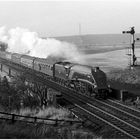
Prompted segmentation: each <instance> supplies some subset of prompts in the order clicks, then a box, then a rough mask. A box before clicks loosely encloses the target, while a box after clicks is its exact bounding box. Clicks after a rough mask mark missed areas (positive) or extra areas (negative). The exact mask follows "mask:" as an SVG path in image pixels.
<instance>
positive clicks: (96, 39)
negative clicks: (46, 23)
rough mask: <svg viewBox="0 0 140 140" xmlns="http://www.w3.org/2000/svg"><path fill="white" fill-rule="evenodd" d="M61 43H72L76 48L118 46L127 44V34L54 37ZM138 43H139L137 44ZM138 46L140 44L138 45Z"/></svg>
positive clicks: (139, 35) (128, 41) (128, 37)
mask: <svg viewBox="0 0 140 140" xmlns="http://www.w3.org/2000/svg"><path fill="white" fill-rule="evenodd" d="M135 37H136V38H138V37H140V34H136V35H135ZM54 38H56V39H58V40H61V41H67V42H70V43H74V44H76V45H77V46H84V45H93V44H94V45H101V46H102V45H118V44H129V43H130V35H129V34H97V35H96V34H93V35H92V34H91V35H81V36H79V35H74V36H62V37H54ZM138 43H139V42H138ZM139 44H140V43H139Z"/></svg>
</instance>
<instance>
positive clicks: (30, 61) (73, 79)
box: [0, 51, 108, 99]
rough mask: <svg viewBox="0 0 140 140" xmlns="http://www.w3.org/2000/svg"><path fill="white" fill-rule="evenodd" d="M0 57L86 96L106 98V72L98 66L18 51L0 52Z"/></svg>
mask: <svg viewBox="0 0 140 140" xmlns="http://www.w3.org/2000/svg"><path fill="white" fill-rule="evenodd" d="M0 57H1V58H3V59H7V60H8V61H10V62H11V63H15V64H17V65H22V66H24V67H27V68H30V69H33V70H36V71H38V72H41V73H44V74H46V75H47V76H49V78H51V79H53V80H55V81H56V82H58V83H60V84H62V85H64V86H67V87H70V88H73V89H75V90H77V91H78V92H80V93H81V94H85V95H87V96H95V97H97V98H101V99H106V98H107V95H108V85H107V80H106V74H105V73H104V72H103V71H102V70H100V69H99V67H95V68H93V67H91V66H86V65H81V64H76V63H70V62H54V61H53V60H51V59H42V58H37V57H31V56H28V55H22V54H18V53H10V52H2V51H0Z"/></svg>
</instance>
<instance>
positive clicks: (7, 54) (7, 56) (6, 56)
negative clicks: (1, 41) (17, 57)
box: [5, 52, 12, 61]
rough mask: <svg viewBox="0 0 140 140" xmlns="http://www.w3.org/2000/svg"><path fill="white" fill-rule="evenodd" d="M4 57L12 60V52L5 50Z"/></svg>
mask: <svg viewBox="0 0 140 140" xmlns="http://www.w3.org/2000/svg"><path fill="white" fill-rule="evenodd" d="M5 58H6V59H7V60H11V61H12V53H10V52H6V54H5Z"/></svg>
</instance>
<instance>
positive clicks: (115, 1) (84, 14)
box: [0, 0, 140, 37]
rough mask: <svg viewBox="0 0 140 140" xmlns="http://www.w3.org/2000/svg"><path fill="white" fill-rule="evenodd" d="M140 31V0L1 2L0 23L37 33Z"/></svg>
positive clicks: (70, 33) (63, 34)
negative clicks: (130, 29) (130, 28)
mask: <svg viewBox="0 0 140 140" xmlns="http://www.w3.org/2000/svg"><path fill="white" fill-rule="evenodd" d="M79 24H81V33H82V34H111V33H121V32H122V30H129V27H131V26H135V29H136V32H138V33H140V0H89V1H80V0H78V1H68V0H67V1H60V0H57V1H53V0H50V1H48V0H47V1H39V0H38V1H0V26H7V27H8V28H15V27H17V26H18V27H23V28H28V29H30V30H31V31H35V32H38V33H39V35H40V36H46V37H47V36H65V35H77V34H79Z"/></svg>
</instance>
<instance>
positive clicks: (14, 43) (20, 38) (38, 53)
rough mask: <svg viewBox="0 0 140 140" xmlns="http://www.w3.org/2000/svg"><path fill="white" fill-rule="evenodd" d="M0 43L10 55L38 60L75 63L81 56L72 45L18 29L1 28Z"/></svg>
mask: <svg viewBox="0 0 140 140" xmlns="http://www.w3.org/2000/svg"><path fill="white" fill-rule="evenodd" d="M0 41H3V42H5V43H7V44H8V48H7V51H9V52H12V53H20V54H27V55H30V56H35V57H39V58H47V57H48V56H52V57H53V56H54V57H63V58H64V59H67V60H72V61H76V62H78V61H80V60H81V54H80V53H79V51H78V49H77V48H76V46H75V45H74V44H70V43H67V42H62V41H59V40H56V39H54V38H47V39H42V38H39V36H38V34H37V33H36V32H31V31H29V30H28V29H24V28H20V27H16V28H13V29H10V30H7V29H6V27H1V28H0Z"/></svg>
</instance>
